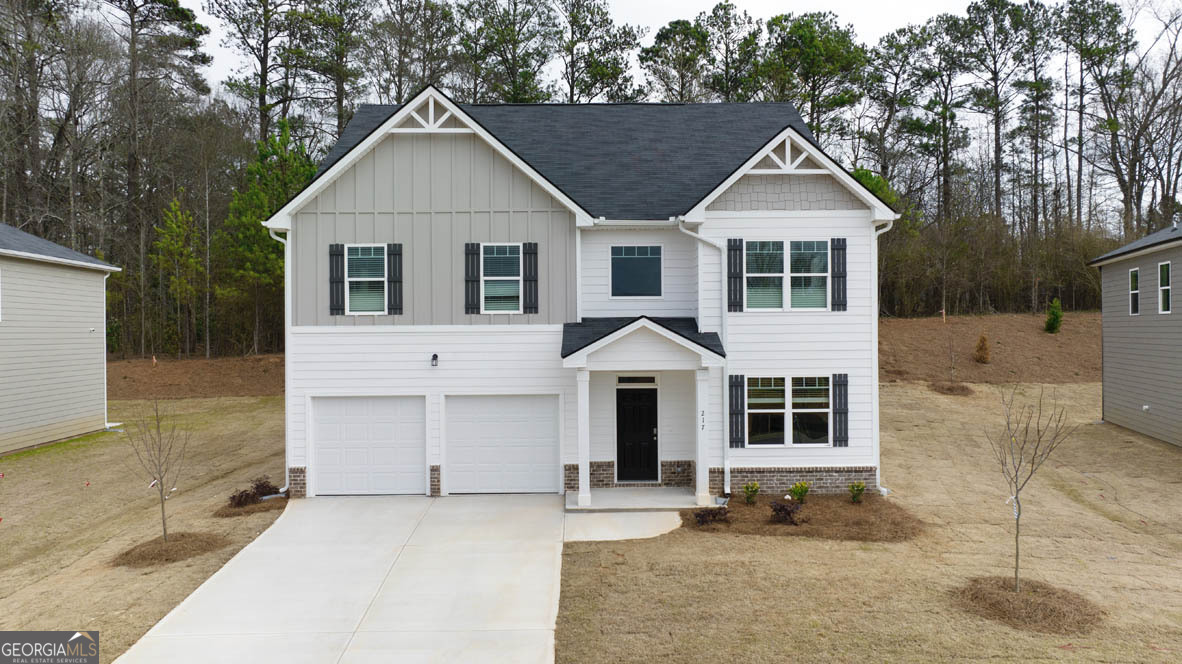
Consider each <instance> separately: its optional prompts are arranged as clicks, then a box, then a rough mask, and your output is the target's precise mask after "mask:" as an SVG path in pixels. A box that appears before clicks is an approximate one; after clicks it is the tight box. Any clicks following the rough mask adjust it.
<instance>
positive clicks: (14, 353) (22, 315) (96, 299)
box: [0, 256, 106, 452]
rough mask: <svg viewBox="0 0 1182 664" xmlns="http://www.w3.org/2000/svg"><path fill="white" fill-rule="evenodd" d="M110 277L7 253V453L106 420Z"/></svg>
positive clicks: (2, 326) (3, 435)
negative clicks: (106, 281) (106, 280)
mask: <svg viewBox="0 0 1182 664" xmlns="http://www.w3.org/2000/svg"><path fill="white" fill-rule="evenodd" d="M103 277H104V273H103V272H100V271H97V270H89V269H83V268H75V267H66V266H60V265H53V264H50V263H43V262H39V261H32V260H25V259H19V258H9V257H5V256H0V452H5V451H9V450H14V449H20V448H22V447H29V446H32V445H37V444H40V443H45V442H49V441H53V440H58V439H61V438H67V437H70V436H76V435H79V434H83V433H88V432H91V431H97V430H99V429H102V428H103V427H105V426H106V385H105V380H106V367H105V362H106V334H105V322H104V321H105V317H106V313H105V308H106V294H105V290H104V280H103ZM92 328H93V330H94V331H93V332H92V331H91V329H92Z"/></svg>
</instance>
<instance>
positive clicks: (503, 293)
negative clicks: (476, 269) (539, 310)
mask: <svg viewBox="0 0 1182 664" xmlns="http://www.w3.org/2000/svg"><path fill="white" fill-rule="evenodd" d="M480 250H481V268H480V269H481V272H480V274H481V279H480V307H481V311H480V313H482V314H519V313H521V245H520V244H483V245H481V246H480Z"/></svg>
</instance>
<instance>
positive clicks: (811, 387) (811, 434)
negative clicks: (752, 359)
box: [747, 376, 830, 446]
mask: <svg viewBox="0 0 1182 664" xmlns="http://www.w3.org/2000/svg"><path fill="white" fill-rule="evenodd" d="M786 383H787V380H786V379H784V378H748V379H747V445H748V446H762V445H784V444H785V442H786V441H787V440H788V438H787V436H786V433H787V431H788V429H787V428H786V427H787V425H788V423H789V422H791V432H792V438H791V441H792V444H793V445H828V444H829V441H830V431H829V415H830V402H829V377H828V376H817V377H804V378H793V379H792V380H791V401H790V402H789V401H786V400H785V389H786Z"/></svg>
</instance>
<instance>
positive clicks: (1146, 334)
mask: <svg viewBox="0 0 1182 664" xmlns="http://www.w3.org/2000/svg"><path fill="white" fill-rule="evenodd" d="M1090 264H1091V265H1095V266H1096V267H1097V268H1099V269H1100V283H1101V289H1102V300H1101V303H1102V304H1101V307H1102V311H1103V326H1102V329H1103V358H1104V399H1103V401H1104V405H1103V409H1104V412H1103V417H1104V421H1106V422H1111V423H1113V424H1119V425H1120V426H1122V427H1127V428H1129V429H1132V430H1133V431H1138V432H1140V433H1143V434H1145V435H1147V436H1153V437H1154V438H1157V439H1159V440H1164V441H1166V442H1168V443H1173V444H1175V445H1182V312H1178V311H1176V309H1177V308H1178V307H1179V305H1180V303H1182V300H1180V299H1179V298H1178V297H1175V295H1176V293H1175V291H1174V284H1175V282H1177V281H1178V276H1177V274H1176V271H1177V270H1180V269H1182V229H1179V228H1178V224H1177V223H1175V224H1173V225H1172V226H1167V227H1166V228H1164V229H1162V230H1160V231H1157V232H1156V233H1151V234H1150V235H1147V236H1145V237H1143V238H1141V239H1140V240H1137V241H1136V242H1132V243H1130V244H1127V245H1125V246H1123V247H1121V248H1120V249H1117V250H1115V251H1111V252H1109V253H1107V254H1104V255H1103V256H1100V257H1099V258H1096V259H1094V260H1092V262H1091V263H1090Z"/></svg>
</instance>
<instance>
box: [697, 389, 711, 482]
mask: <svg viewBox="0 0 1182 664" xmlns="http://www.w3.org/2000/svg"><path fill="white" fill-rule="evenodd" d="M695 374H696V375H697V381H696V389H695V393H696V394H697V397H698V399H697V402H698V409H697V412H696V413H695V415H696V417H695V418H694V419H695V420H697V421H696V422H694V424H695V427H694V431H695V432H696V435H695V438H696V442H697V450H698V454H697V458H696V459H695V461H694V473H695V478H694V485H695V487H696V493H697V498H698V504H699V505H709V504H710V460H709V458H708V455H707V453H706V446H707V445H708V444H709V438H708V437H707V436H706V418H707V417H709V413H710V392H709V390H710V370H709V369H698V370H697V371H696V372H695Z"/></svg>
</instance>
